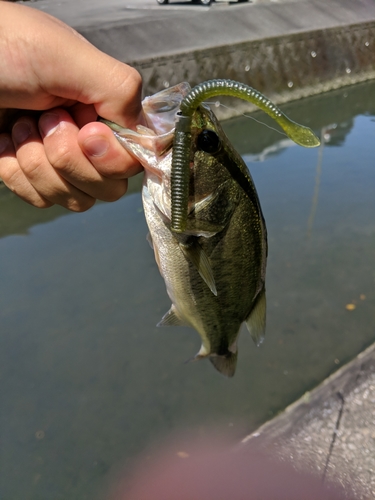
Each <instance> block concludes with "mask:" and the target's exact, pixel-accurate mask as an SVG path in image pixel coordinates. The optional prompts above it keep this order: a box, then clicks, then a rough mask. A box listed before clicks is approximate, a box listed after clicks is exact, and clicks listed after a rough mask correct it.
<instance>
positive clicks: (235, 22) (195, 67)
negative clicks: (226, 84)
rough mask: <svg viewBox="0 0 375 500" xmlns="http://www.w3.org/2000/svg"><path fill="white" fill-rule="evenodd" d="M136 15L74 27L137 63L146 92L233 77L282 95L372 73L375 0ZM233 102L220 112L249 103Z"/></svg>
mask: <svg viewBox="0 0 375 500" xmlns="http://www.w3.org/2000/svg"><path fill="white" fill-rule="evenodd" d="M133 21H134V22H133V23H131V24H129V23H127V22H124V21H123V22H121V21H116V22H110V23H106V24H104V25H101V26H95V27H94V26H89V27H86V28H84V27H80V26H76V27H78V28H79V31H80V32H81V33H82V34H83V35H84V36H85V37H86V38H88V39H89V40H90V41H91V42H92V43H93V44H94V45H97V46H98V47H99V48H101V49H102V50H104V51H105V52H107V53H109V54H111V55H112V56H114V57H116V58H118V59H120V60H122V61H124V62H127V63H129V64H131V65H133V66H135V67H136V68H137V69H138V70H139V71H140V73H141V74H142V76H143V78H144V92H145V95H150V94H153V93H155V92H157V91H159V90H160V89H162V88H165V87H168V86H171V85H175V84H177V83H179V82H181V81H189V82H190V84H191V85H195V84H197V83H200V82H202V81H205V80H209V79H212V78H231V79H234V80H239V81H241V82H243V83H246V84H248V85H250V86H252V87H255V88H257V89H258V90H260V91H261V92H263V93H265V94H266V95H267V96H268V97H270V98H271V99H272V100H273V101H275V102H276V103H283V102H287V101H291V100H295V99H300V98H302V97H306V96H310V95H313V94H318V93H321V92H326V91H328V90H331V89H335V88H339V87H341V86H344V85H351V84H354V83H357V82H362V81H365V80H368V79H373V78H375V57H374V49H375V47H374V45H375V42H374V40H375V36H374V35H375V2H374V1H373V0H356V1H355V2H353V1H352V0H329V1H326V0H311V1H309V2H305V1H294V2H283V3H269V4H254V5H245V4H241V5H239V6H235V7H233V8H230V9H224V8H217V9H214V8H212V9H209V10H207V11H204V12H202V13H198V12H196V11H193V12H191V13H187V12H186V11H185V12H184V14H183V17H182V16H181V15H180V16H178V15H177V14H176V11H173V12H172V13H171V14H170V15H165V16H164V17H163V18H158V17H157V18H156V19H154V20H153V19H150V18H149V17H148V18H145V19H144V20H143V19H142V18H137V19H135V20H134V19H133ZM222 102H223V103H227V102H228V100H226V99H222ZM231 106H232V107H233V106H234V107H235V108H236V110H233V109H232V110H231V111H228V110H226V111H225V112H223V110H221V111H219V112H218V116H219V118H221V119H222V118H229V117H230V116H233V115H234V114H238V113H242V112H244V111H249V110H251V106H250V105H248V104H245V103H242V102H239V101H237V103H236V104H234V105H233V104H231Z"/></svg>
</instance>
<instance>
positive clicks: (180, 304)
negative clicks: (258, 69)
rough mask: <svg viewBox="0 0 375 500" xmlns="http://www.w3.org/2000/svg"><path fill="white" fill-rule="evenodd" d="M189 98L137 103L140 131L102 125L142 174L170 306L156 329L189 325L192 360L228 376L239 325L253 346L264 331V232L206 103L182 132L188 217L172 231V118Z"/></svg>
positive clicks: (177, 94)
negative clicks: (197, 341) (194, 344)
mask: <svg viewBox="0 0 375 500" xmlns="http://www.w3.org/2000/svg"><path fill="white" fill-rule="evenodd" d="M189 92H190V86H189V84H187V83H181V84H180V85H177V86H175V87H172V88H170V89H167V90H163V91H162V92H159V93H157V94H155V95H153V96H151V97H147V98H146V99H144V101H143V111H144V115H145V119H146V122H147V126H146V127H145V126H140V127H138V129H137V131H136V132H134V131H132V130H127V129H121V128H120V127H119V126H117V125H115V124H113V123H111V122H106V123H107V124H108V125H109V126H110V127H111V128H112V129H113V130H114V132H115V135H116V137H117V138H118V140H119V141H120V142H121V144H122V145H123V146H124V147H125V148H126V149H127V150H128V151H129V152H130V153H131V154H133V155H134V156H135V157H136V158H137V159H138V160H139V161H140V162H141V164H142V165H143V167H144V169H145V176H144V183H143V189H142V198H143V206H144V211H145V216H146V220H147V224H148V227H149V231H150V238H149V240H150V243H151V244H152V247H153V249H154V253H155V259H156V262H157V264H158V267H159V270H160V273H161V275H162V277H163V278H164V281H165V284H166V288H167V292H168V295H169V297H170V299H171V302H172V306H171V308H170V310H169V311H168V312H167V313H166V314H165V315H164V317H163V318H162V319H161V321H160V323H159V324H158V326H169V325H173V326H177V325H188V326H190V327H192V328H194V329H195V330H196V331H197V332H198V333H199V335H200V337H201V339H202V345H201V348H200V350H199V352H198V353H197V354H196V356H195V358H196V359H201V358H208V359H209V360H210V361H211V363H212V364H213V365H214V366H215V368H216V369H217V370H218V371H219V372H221V373H222V374H224V375H226V376H228V377H232V376H233V375H234V373H235V370H236V363H237V352H238V351H237V341H238V336H239V332H240V328H241V325H242V323H245V324H246V326H247V328H248V330H249V332H250V334H251V336H252V338H253V340H254V342H255V343H256V344H257V345H258V344H259V343H260V342H262V340H263V336H264V332H265V325H266V295H265V276H266V260H267V231H266V225H265V221H264V218H263V214H262V210H261V207H260V203H259V199H258V195H257V192H256V189H255V186H254V182H253V180H252V178H251V175H250V173H249V171H248V168H247V166H246V165H245V163H244V161H243V160H242V158H241V156H240V155H239V154H238V153H237V152H236V151H235V149H234V148H233V146H232V145H231V143H230V141H229V140H228V138H227V137H226V135H225V133H224V131H223V129H222V128H221V126H220V124H219V122H218V120H217V118H216V116H215V115H214V113H213V112H212V111H211V109H210V108H209V107H208V106H207V105H205V104H200V105H198V106H197V107H196V109H195V110H194V112H193V113H192V116H191V120H190V122H189V130H188V131H187V133H188V136H189V141H190V142H189V148H188V152H187V155H188V158H187V165H188V167H187V168H188V173H187V176H188V178H187V181H188V190H187V220H186V222H185V224H184V227H183V229H182V230H179V231H178V232H176V231H175V230H173V228H172V227H171V219H172V208H173V207H172V206H171V165H172V156H173V147H172V145H173V139H174V135H175V121H176V116H178V114H179V111H180V105H181V102H182V100H183V99H184V98H185V97H186V95H187V94H188V93H189Z"/></svg>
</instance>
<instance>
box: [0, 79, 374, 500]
mask: <svg viewBox="0 0 375 500" xmlns="http://www.w3.org/2000/svg"><path fill="white" fill-rule="evenodd" d="M374 91H375V84H374V83H370V84H366V85H361V86H357V87H353V88H349V89H344V90H340V91H338V92H336V93H331V94H329V95H324V96H319V97H317V98H311V99H309V100H307V101H300V102H297V103H294V104H291V105H289V106H285V107H284V109H285V111H286V112H287V114H288V115H290V116H291V117H292V118H293V119H295V120H296V121H297V122H300V123H305V124H307V125H309V126H311V127H312V128H313V129H314V130H315V131H316V132H317V133H319V134H320V133H322V137H323V138H324V141H323V146H322V147H321V149H320V150H318V149H315V150H308V149H303V148H299V147H297V146H292V144H291V143H290V142H287V141H286V140H285V139H284V138H283V136H280V135H279V134H277V133H276V132H274V131H272V130H269V129H267V128H264V127H261V126H260V125H258V124H256V123H254V122H253V121H252V120H249V119H245V118H241V119H237V120H233V121H230V122H227V123H226V124H225V128H226V130H227V132H228V134H229V135H230V137H231V138H232V140H233V142H234V144H235V145H236V147H237V148H238V149H239V150H240V152H241V153H242V154H243V155H244V157H245V159H246V161H247V162H248V164H249V167H250V169H251V172H252V174H253V177H254V180H255V183H256V185H257V189H258V193H259V197H260V200H261V203H262V207H263V211H264V215H265V218H266V221H267V226H268V232H269V247H270V253H269V260H268V272H267V299H268V316H267V335H266V341H265V342H264V344H263V345H262V346H261V347H260V348H256V347H255V346H254V344H253V342H252V340H251V338H250V336H249V334H248V333H247V331H246V329H244V331H243V332H242V335H241V337H240V349H239V357H240V360H239V365H238V370H237V373H236V375H235V377H234V379H231V380H228V379H226V378H224V377H221V376H220V375H219V374H218V373H217V372H215V371H214V370H212V367H211V366H210V363H208V362H203V361H201V362H196V363H187V364H185V363H184V361H185V360H187V359H189V358H191V356H192V354H193V353H195V352H196V351H197V350H198V349H199V346H200V339H199V336H198V334H197V333H196V332H194V331H193V330H190V329H188V328H181V327H178V328H168V329H156V327H155V325H156V323H157V322H158V321H159V320H160V318H161V316H162V315H163V314H164V312H165V311H167V309H168V308H169V305H170V304H169V300H168V297H167V294H166V292H165V289H164V283H163V281H162V279H161V278H160V276H159V274H158V270H157V267H156V264H155V263H154V260H153V253H152V251H151V250H150V248H149V246H148V243H147V242H146V239H145V236H146V233H147V229H146V225H145V222H144V217H143V213H142V206H141V199H140V194H139V192H136V193H133V194H130V195H129V196H126V197H124V198H123V199H122V200H120V201H119V202H117V203H115V204H104V203H102V204H98V205H97V206H96V207H94V208H93V209H92V210H90V211H89V212H87V213H85V214H68V213H67V212H66V211H64V210H62V209H59V208H53V209H51V210H47V211H39V210H36V209H33V208H32V207H28V206H27V205H25V204H24V203H23V202H21V201H19V200H17V199H16V198H14V197H13V196H11V195H8V194H7V193H6V192H5V191H4V190H3V191H2V192H0V207H1V213H0V217H1V218H0V235H1V236H2V238H1V239H0V267H1V270H0V276H1V284H0V319H1V326H2V328H1V334H0V353H1V354H0V380H1V400H2V402H1V409H0V418H1V451H0V453H1V455H0V497H1V498H4V499H13V498H23V499H32V500H34V499H35V500H36V499H37V500H43V499H51V498H53V499H56V500H58V499H69V500H75V499H77V500H78V499H79V500H82V499H85V498H90V499H91V498H94V497H95V495H96V494H97V491H98V488H100V487H102V486H104V485H105V484H106V481H107V478H108V477H109V474H110V472H111V471H112V470H113V468H114V467H115V466H116V465H117V464H118V463H120V462H123V461H124V460H125V461H126V460H131V458H132V457H134V455H135V454H136V453H138V452H139V451H140V450H141V449H142V448H143V447H144V446H146V445H147V444H149V443H150V441H152V440H153V439H155V438H157V437H158V436H162V435H163V433H167V432H169V431H170V430H173V429H176V428H178V427H181V426H194V427H198V428H199V431H200V432H201V433H204V432H205V430H206V429H209V428H210V426H212V424H213V423H215V424H216V423H220V424H221V425H223V426H225V427H229V426H233V425H236V423H237V422H239V421H241V432H242V433H244V432H250V431H251V430H253V429H254V428H255V427H256V426H257V425H258V424H260V423H261V422H262V421H264V420H265V419H267V418H270V417H272V416H273V415H274V414H275V413H277V412H278V411H279V410H280V409H282V408H283V407H285V405H287V404H289V403H290V402H292V401H293V400H294V399H295V398H297V397H298V396H300V395H301V394H302V393H303V392H304V391H306V390H307V389H311V388H312V387H313V386H314V385H316V384H317V383H319V382H320V381H321V380H322V379H323V378H324V377H326V376H327V375H328V374H329V373H331V372H332V371H334V370H335V369H336V368H337V367H339V366H340V365H342V364H343V363H344V362H346V361H348V360H349V359H351V358H352V357H353V356H355V355H356V354H357V353H358V352H359V351H361V350H362V349H363V348H364V347H366V346H367V345H368V344H370V343H371V342H373V341H374V340H375V335H374V325H375V314H374V301H375V292H374V282H375V266H374V249H375V222H374V221H375V218H374V213H375V196H374V186H375V169H374V167H373V158H374V141H373V137H374V133H375V122H374V111H375V110H374V109H373V107H374V106H375V104H374V102H373V99H372V96H373V95H374ZM371 106H372V107H371ZM257 117H258V118H259V119H262V120H265V118H264V116H262V115H257ZM136 182H139V181H136ZM62 215H64V216H62ZM348 304H352V305H353V306H354V308H353V307H350V308H349V309H351V310H347V309H346V306H347V305H348Z"/></svg>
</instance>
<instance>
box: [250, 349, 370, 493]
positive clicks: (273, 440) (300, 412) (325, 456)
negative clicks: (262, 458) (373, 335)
mask: <svg viewBox="0 0 375 500" xmlns="http://www.w3.org/2000/svg"><path fill="white" fill-rule="evenodd" d="M374 408H375V344H373V345H371V346H370V347H369V348H368V349H367V350H365V351H364V352H362V353H361V354H359V355H358V356H357V358H355V359H354V360H353V361H352V362H350V363H348V364H347V365H346V366H343V367H342V368H341V369H340V370H338V371H337V372H336V373H334V374H333V375H331V376H330V377H328V378H327V379H326V380H325V381H324V382H323V383H322V384H321V385H320V386H319V387H317V388H316V389H314V390H313V391H311V392H310V393H306V394H305V395H304V396H303V397H302V398H301V399H300V400H299V401H297V402H295V403H293V404H292V405H291V406H289V407H288V408H286V410H285V411H284V412H283V413H282V414H281V415H280V416H278V417H276V418H275V419H273V420H271V421H270V422H267V423H266V424H264V425H263V426H262V427H260V428H259V429H258V431H257V432H255V433H253V434H251V435H250V436H248V437H247V438H245V439H244V440H243V444H244V445H246V444H247V443H251V442H253V441H254V440H255V441H256V443H258V444H259V445H260V446H261V447H263V448H264V449H266V450H272V453H276V454H277V455H278V456H279V457H280V458H281V459H282V460H284V461H289V462H291V463H292V464H293V465H294V466H295V467H296V468H297V469H302V468H303V469H305V470H306V468H307V469H309V470H310V471H312V472H313V473H315V474H318V475H320V476H321V478H322V479H323V480H324V479H325V478H326V477H327V478H330V479H333V480H336V481H339V482H340V483H341V484H342V485H343V486H344V487H347V488H351V489H352V490H354V493H355V494H356V498H358V500H360V499H369V498H375V413H374Z"/></svg>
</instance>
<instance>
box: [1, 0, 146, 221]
mask: <svg viewBox="0 0 375 500" xmlns="http://www.w3.org/2000/svg"><path fill="white" fill-rule="evenodd" d="M14 109H16V110H20V111H19V113H18V118H17V119H16V121H15V122H10V121H8V123H1V121H0V178H1V179H2V180H3V181H4V183H5V184H6V185H7V186H8V187H9V188H10V189H11V190H12V191H13V192H15V193H16V194H17V195H18V196H20V197H21V198H22V199H23V200H25V201H27V202H28V203H30V204H32V205H35V206H37V207H40V208H45V207H49V206H51V205H53V204H58V205H62V206H64V207H66V208H68V209H69V210H73V211H84V210H87V209H88V208H90V207H91V206H92V205H93V204H94V203H95V201H96V199H100V200H104V201H114V200H117V199H118V198H120V197H121V196H122V195H123V194H124V193H125V192H126V189H127V178H128V177H130V176H132V175H134V174H136V173H138V172H140V171H141V167H140V165H139V164H137V162H136V161H135V160H134V158H133V157H131V156H130V155H129V154H128V153H127V152H126V151H125V150H124V148H122V147H121V145H120V144H119V143H118V141H117V140H116V138H115V137H114V136H113V133H112V131H111V130H110V129H109V128H108V127H107V126H106V125H104V124H103V123H99V122H96V119H97V116H98V115H100V116H102V117H103V118H106V119H108V120H111V121H114V122H116V123H119V124H120V125H122V126H124V127H127V128H134V127H135V125H136V124H137V123H140V122H141V120H142V118H141V77H140V75H139V73H138V72H137V71H136V70H134V69H133V68H131V67H129V66H127V65H125V64H123V63H121V62H119V61H117V60H115V59H113V58H112V57H110V56H108V55H106V54H104V53H102V52H101V51H99V50H98V49H96V48H95V47H94V46H93V45H91V44H90V43H89V42H88V41H87V40H85V39H84V38H83V37H82V36H81V35H79V34H78V33H77V32H75V31H74V30H73V29H71V28H70V27H68V26H67V25H65V24H64V23H62V22H60V21H59V20H57V19H55V18H53V17H51V16H49V15H47V14H45V13H42V12H39V11H37V10H35V9H32V8H29V7H24V6H20V5H17V4H10V3H7V2H3V1H0V113H1V110H3V111H4V110H6V111H7V112H8V114H9V111H11V110H14ZM26 110H27V111H26ZM3 114H4V113H3ZM0 119H1V116H0Z"/></svg>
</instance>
